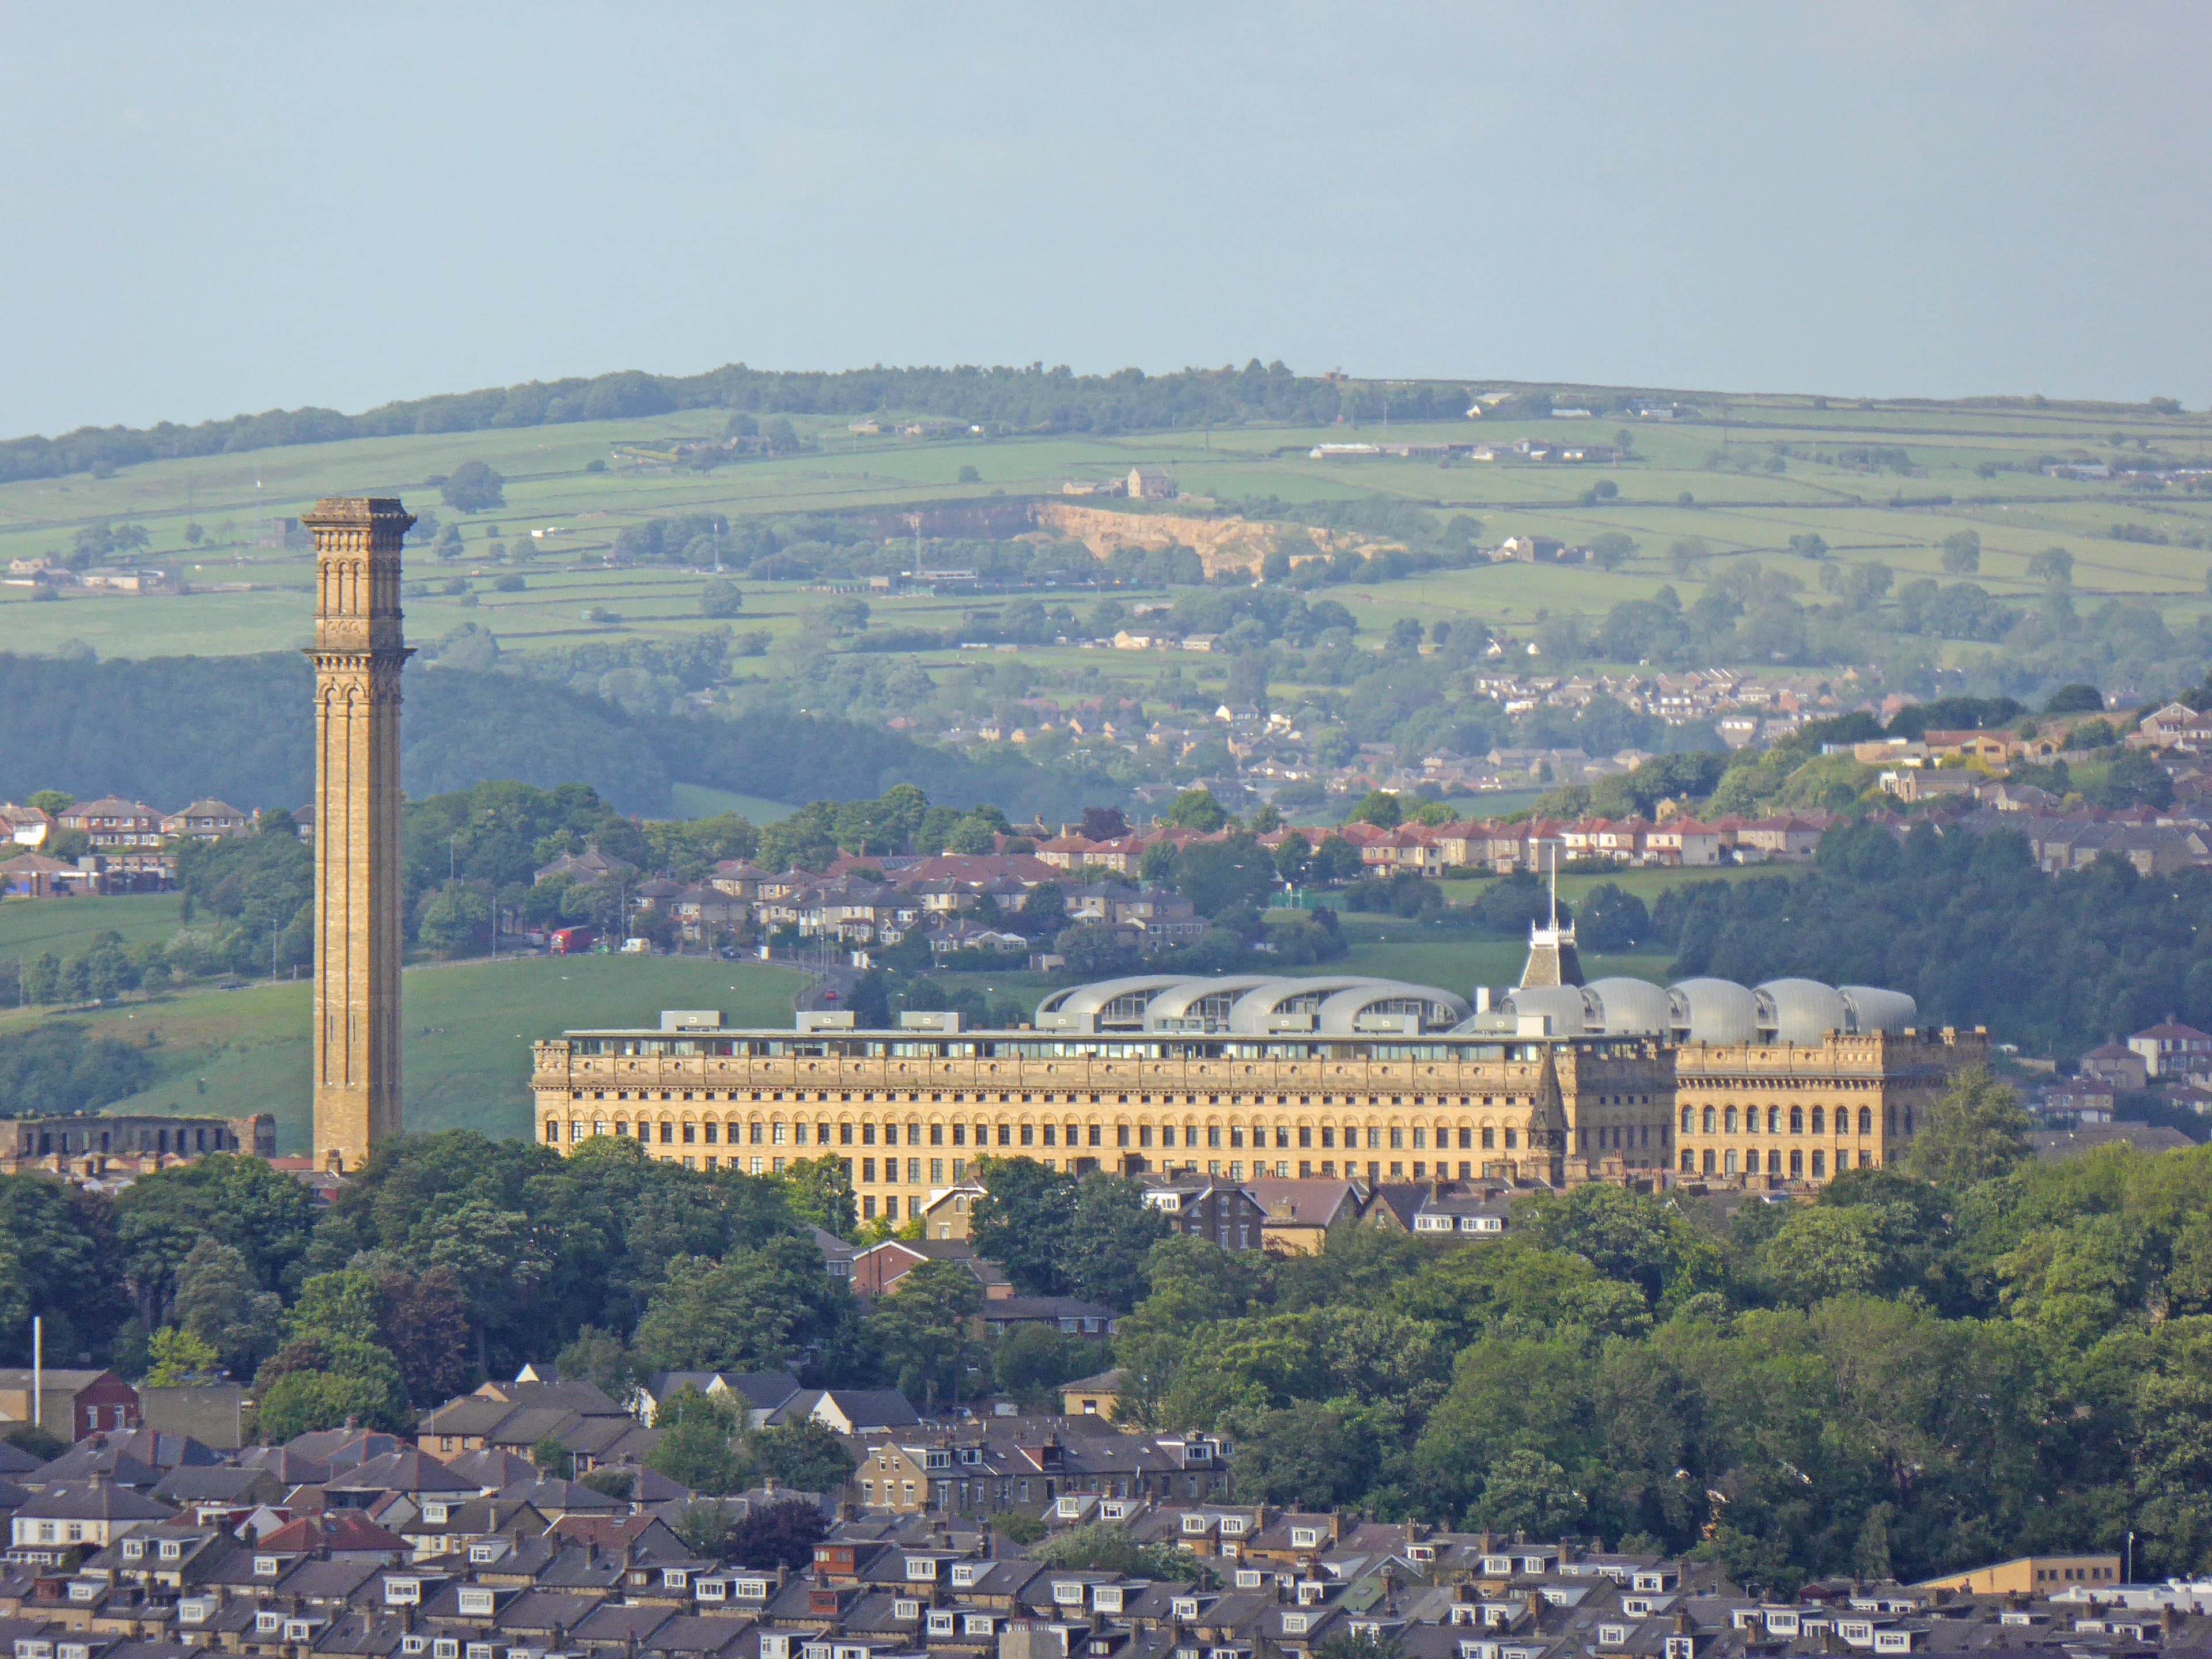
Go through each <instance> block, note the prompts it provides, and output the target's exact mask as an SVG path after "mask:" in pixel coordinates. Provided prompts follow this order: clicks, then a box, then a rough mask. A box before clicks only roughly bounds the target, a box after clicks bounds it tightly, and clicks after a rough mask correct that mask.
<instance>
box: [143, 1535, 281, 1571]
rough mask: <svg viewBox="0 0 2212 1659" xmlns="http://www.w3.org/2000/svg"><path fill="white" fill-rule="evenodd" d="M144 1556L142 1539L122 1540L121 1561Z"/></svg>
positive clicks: (144, 1542) (144, 1550)
mask: <svg viewBox="0 0 2212 1659" xmlns="http://www.w3.org/2000/svg"><path fill="white" fill-rule="evenodd" d="M145 1555H146V1541H145V1540H144V1539H143V1538H126V1539H125V1540H124V1541H123V1559H125V1560H126V1561H139V1560H143V1559H145ZM254 1571H257V1572H258V1571H260V1567H259V1565H258V1563H257V1564H256V1565H255V1568H254Z"/></svg>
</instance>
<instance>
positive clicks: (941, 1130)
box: [929, 1123, 945, 1146]
mask: <svg viewBox="0 0 2212 1659" xmlns="http://www.w3.org/2000/svg"><path fill="white" fill-rule="evenodd" d="M929 1144H930V1145H931V1146H943V1145H944V1144H945V1126H944V1125H943V1124H942V1123H933V1124H931V1125H930V1126H929Z"/></svg>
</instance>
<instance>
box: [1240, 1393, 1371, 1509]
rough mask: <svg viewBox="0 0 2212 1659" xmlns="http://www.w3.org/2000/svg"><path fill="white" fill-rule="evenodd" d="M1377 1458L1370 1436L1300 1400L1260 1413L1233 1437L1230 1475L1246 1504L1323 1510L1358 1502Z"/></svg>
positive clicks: (1342, 1418)
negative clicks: (1235, 1440) (1234, 1450)
mask: <svg viewBox="0 0 2212 1659" xmlns="http://www.w3.org/2000/svg"><path fill="white" fill-rule="evenodd" d="M1377 1455H1378V1449H1377V1447H1376V1443H1375V1439H1374V1437H1373V1435H1372V1434H1370V1433H1368V1432H1364V1431H1363V1430H1362V1429H1361V1428H1360V1427H1358V1426H1357V1425H1354V1424H1353V1423H1352V1422H1350V1421H1348V1420H1347V1419H1346V1418H1345V1416H1344V1415H1343V1414H1342V1413H1340V1412H1338V1411H1336V1410H1334V1409H1333V1408H1332V1407H1328V1406H1324V1405H1322V1404H1321V1403H1320V1402H1318V1401H1310V1400H1302V1401H1297V1402H1296V1403H1294V1404H1292V1405H1291V1406H1290V1407H1286V1408H1285V1409H1283V1410H1281V1411H1271V1412H1267V1413H1264V1414H1262V1415H1261V1416H1260V1417H1259V1418H1257V1419H1255V1420H1254V1421H1253V1422H1252V1423H1251V1424H1250V1425H1249V1426H1248V1427H1247V1428H1246V1429H1245V1430H1244V1431H1243V1433H1242V1434H1240V1435H1238V1436H1237V1450H1236V1452H1235V1454H1234V1455H1233V1456H1232V1457H1231V1460H1230V1470H1231V1474H1232V1475H1233V1476H1234V1477H1235V1480H1236V1482H1237V1492H1238V1494H1239V1495H1240V1496H1241V1497H1243V1498H1245V1499H1247V1500H1248V1501H1249V1502H1252V1503H1255V1504H1281V1505H1283V1506H1284V1507H1285V1508H1289V1509H1297V1510H1327V1509H1334V1508H1336V1507H1338V1506H1339V1505H1340V1504H1350V1503H1354V1502H1356V1501H1357V1500H1358V1498H1359V1497H1360V1495H1361V1494H1362V1493H1363V1492H1364V1491H1365V1490H1366V1487H1367V1485H1368V1482H1369V1480H1370V1478H1371V1475H1370V1471H1371V1470H1372V1468H1374V1465H1375V1462H1376V1457H1377Z"/></svg>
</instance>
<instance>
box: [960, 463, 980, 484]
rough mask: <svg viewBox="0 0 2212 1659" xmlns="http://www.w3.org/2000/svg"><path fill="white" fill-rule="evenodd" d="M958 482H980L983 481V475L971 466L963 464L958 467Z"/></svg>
mask: <svg viewBox="0 0 2212 1659" xmlns="http://www.w3.org/2000/svg"><path fill="white" fill-rule="evenodd" d="M960 482H961V483H982V482H983V475H982V473H981V472H980V471H977V470H976V469H975V468H974V467H972V466H963V467H962V468H961V469H960Z"/></svg>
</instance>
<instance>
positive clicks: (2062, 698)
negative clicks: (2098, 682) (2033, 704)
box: [2043, 685, 2105, 714]
mask: <svg viewBox="0 0 2212 1659" xmlns="http://www.w3.org/2000/svg"><path fill="white" fill-rule="evenodd" d="M2104 708H2105V694H2104V693H2103V692H2101V691H2100V690H2097V688H2096V687H2095V686H2093V685H2062V686H2060V687H2059V688H2058V689H2057V690H2056V691H2053V692H2052V693H2051V696H2050V697H2049V698H2048V699H2047V700H2046V701H2045V703H2044V705H2043V712H2044V713H2045V714H2102V713H2103V712H2104Z"/></svg>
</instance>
